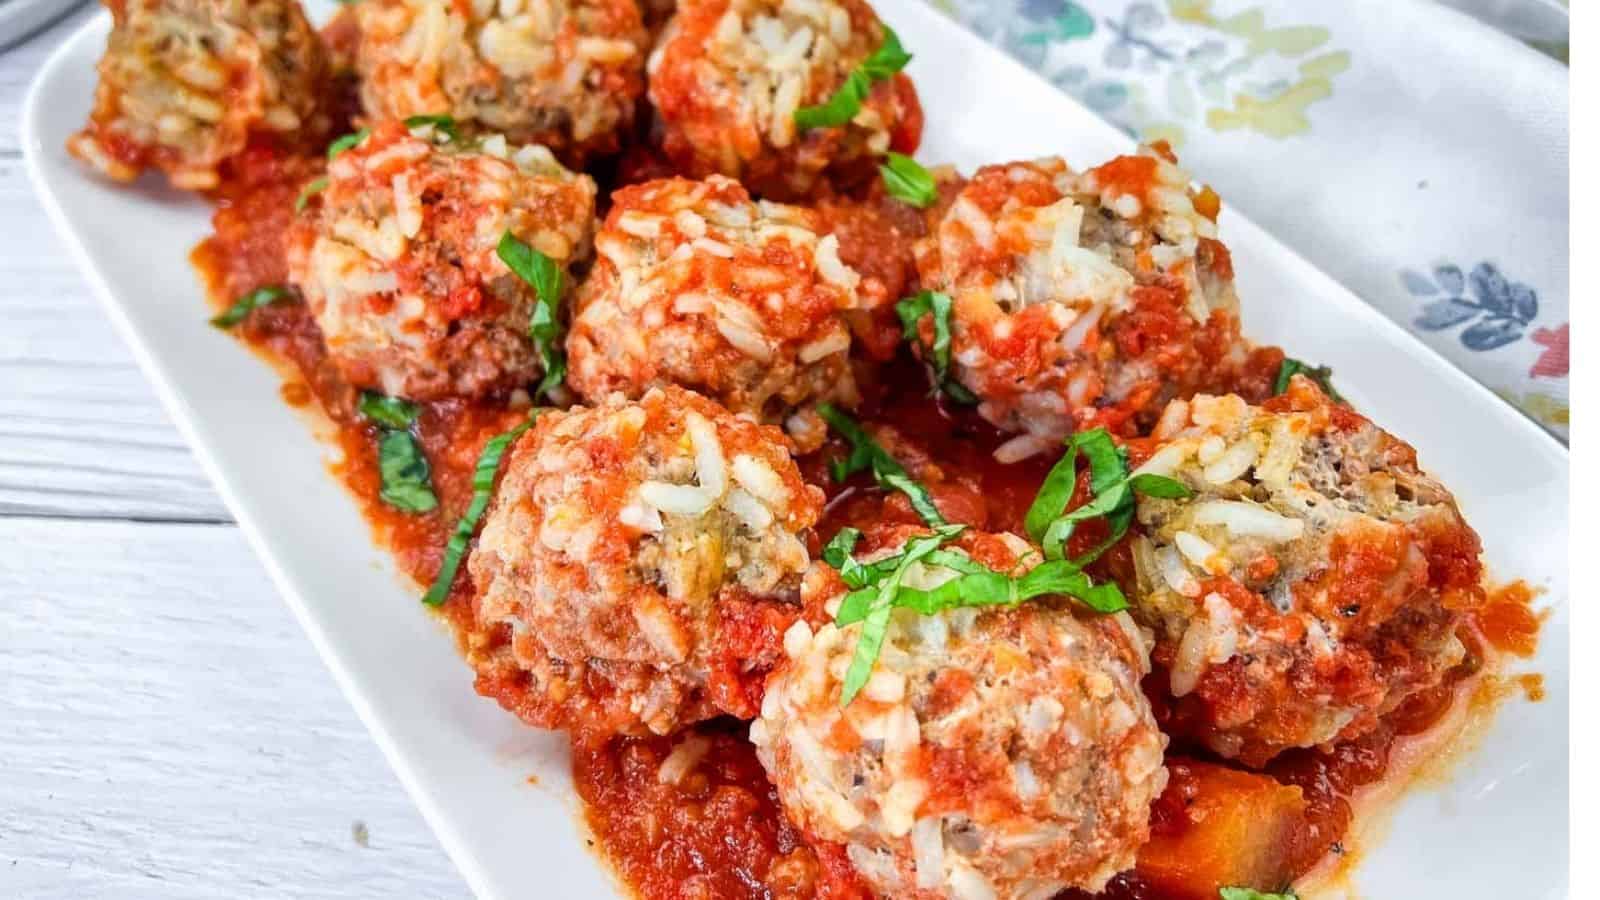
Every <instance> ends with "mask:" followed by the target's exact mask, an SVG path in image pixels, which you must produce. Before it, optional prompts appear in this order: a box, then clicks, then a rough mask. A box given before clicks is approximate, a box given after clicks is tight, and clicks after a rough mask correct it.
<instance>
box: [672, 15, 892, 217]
mask: <svg viewBox="0 0 1600 900" xmlns="http://www.w3.org/2000/svg"><path fill="white" fill-rule="evenodd" d="M883 39H884V33H883V28H882V26H881V25H880V24H879V22H878V17H877V15H876V14H874V13H873V11H872V8H871V7H870V6H868V5H867V4H866V3H865V2H863V0H684V2H681V3H679V4H678V10H677V12H676V13H675V14H674V15H673V17H672V18H671V19H670V20H668V22H667V25H666V27H665V30H664V31H663V33H662V35H661V38H660V40H659V41H658V43H657V45H656V49H655V50H654V51H653V52H652V53H651V56H650V63H649V68H650V72H649V74H650V102H651V103H652V104H654V105H655V107H656V112H657V114H658V115H659V117H660V122H659V130H660V144H661V149H662V150H663V152H665V153H666V155H667V157H668V158H669V159H671V160H672V162H673V163H674V164H675V165H676V166H677V167H678V169H679V171H682V172H684V173H686V174H691V175H695V176H702V177H703V176H705V175H710V174H713V173H717V174H722V175H727V176H729V177H731V178H738V179H739V180H740V181H742V182H744V183H745V184H747V185H749V186H750V187H751V189H752V190H754V191H755V192H756V193H758V194H761V195H763V196H772V197H776V198H778V199H793V198H795V197H800V196H805V195H807V194H810V193H811V192H812V191H813V190H814V189H815V188H816V187H817V186H818V184H819V182H820V181H821V179H822V177H823V175H824V174H826V175H827V176H828V177H829V178H830V179H832V180H833V181H835V182H836V183H849V182H853V181H861V180H865V179H867V178H870V177H872V176H873V175H875V174H876V171H877V169H876V167H877V163H878V162H879V161H880V160H881V158H882V156H883V155H884V153H886V152H887V151H889V150H896V151H899V152H902V153H908V154H909V153H911V152H913V151H915V150H916V147H917V144H918V142H919V141H920V140H921V135H922V108H921V107H920V106H919V105H918V103H917V95H916V90H915V89H914V88H913V87H912V86H911V81H910V79H909V78H907V77H906V76H905V75H904V74H903V73H896V74H895V75H893V76H891V77H889V78H887V79H884V80H881V81H879V82H877V83H875V84H873V86H872V88H871V90H870V92H869V93H868V95H867V97H866V99H865V100H864V101H863V102H862V105H861V111H860V112H858V113H857V114H856V115H855V117H854V118H853V119H851V120H850V122H849V123H847V124H845V125H844V126H841V127H837V128H812V129H809V130H807V129H801V128H800V127H799V126H797V125H796V124H795V121H794V115H795V110H797V109H799V108H800V107H802V106H816V105H821V104H824V103H826V102H827V101H828V98H830V97H832V96H833V94H834V92H835V91H836V90H838V89H839V87H840V86H841V85H842V84H844V82H845V79H846V77H847V76H848V75H849V74H850V72H851V70H853V69H855V68H856V66H858V65H860V64H861V62H862V61H864V60H865V59H866V58H867V57H868V56H870V55H871V54H872V52H873V51H874V50H876V49H878V47H879V45H880V44H882V43H883Z"/></svg>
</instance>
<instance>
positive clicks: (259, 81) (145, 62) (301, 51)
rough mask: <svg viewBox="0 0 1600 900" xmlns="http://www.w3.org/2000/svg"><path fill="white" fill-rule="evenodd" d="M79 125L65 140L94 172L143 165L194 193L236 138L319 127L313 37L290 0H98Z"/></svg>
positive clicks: (291, 134) (293, 136) (300, 133)
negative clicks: (102, 20) (95, 76)
mask: <svg viewBox="0 0 1600 900" xmlns="http://www.w3.org/2000/svg"><path fill="white" fill-rule="evenodd" d="M106 6H107V7H109V8H110V10H111V15H112V27H111V37H110V38H109V39H108V40H107V42H106V52H105V56H103V57H101V58H100V66H99V70H100V82H99V85H98V86H97V87H96V88H95V95H94V109H93V110H92V111H91V112H90V113H89V124H88V126H87V127H86V128H84V130H83V131H80V132H78V133H77V134H75V135H73V136H72V138H71V139H69V140H68V141H67V149H68V151H69V152H71V153H72V155H74V156H76V157H78V158H79V159H81V160H83V161H84V162H86V163H88V164H89V165H91V166H93V167H94V168H95V169H97V170H99V171H100V172H101V173H102V174H104V175H106V176H107V177H109V178H112V179H115V180H117V181H132V180H133V179H135V178H137V177H138V176H139V174H140V173H141V172H143V171H144V170H145V169H146V168H155V169H159V170H161V171H162V172H164V173H166V176H167V180H168V181H170V182H171V183H172V185H173V186H174V187H177V188H182V189H185V190H195V191H203V190H210V189H212V188H215V187H217V186H218V184H220V182H221V173H220V172H219V169H221V168H222V167H223V166H224V164H226V163H227V162H228V161H229V160H230V159H231V158H233V157H234V156H235V155H237V154H238V153H239V152H240V151H242V150H244V149H245V147H246V145H247V144H250V143H251V142H252V141H256V140H260V141H266V142H271V143H277V144H281V145H286V146H287V145H293V144H296V143H297V142H299V141H301V140H302V139H307V138H312V139H314V138H317V137H320V136H322V135H323V133H324V132H325V130H326V128H327V124H326V122H325V121H323V117H321V116H320V115H319V114H318V106H319V104H318V90H319V87H318V85H319V84H320V82H321V79H322V75H323V68H324V60H323V53H322V46H321V44H319V43H318V41H317V35H316V32H314V31H312V29H311V26H310V24H308V23H307V22H306V18H305V15H304V14H303V13H302V12H301V11H300V5H299V4H298V3H295V2H294V0H287V2H284V0H106Z"/></svg>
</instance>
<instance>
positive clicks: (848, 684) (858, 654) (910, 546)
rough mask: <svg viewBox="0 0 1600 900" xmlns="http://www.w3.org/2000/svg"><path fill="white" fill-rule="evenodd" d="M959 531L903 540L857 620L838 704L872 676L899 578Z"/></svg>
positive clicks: (949, 528) (944, 530) (952, 528)
mask: <svg viewBox="0 0 1600 900" xmlns="http://www.w3.org/2000/svg"><path fill="white" fill-rule="evenodd" d="M963 530H965V526H961V525H955V526H947V527H945V528H941V529H938V530H936V531H935V532H934V533H933V534H930V535H924V536H922V537H915V538H912V539H911V540H909V541H907V542H906V547H905V551H904V552H903V553H902V554H901V556H900V562H899V564H898V565H896V566H895V568H894V571H893V572H890V573H889V575H888V577H886V578H884V579H883V580H882V581H881V582H879V583H878V586H877V588H876V592H875V593H874V595H873V597H872V601H871V604H870V605H869V607H868V609H867V612H866V617H865V618H864V619H862V620H861V633H860V634H859V635H857V636H856V649H855V655H854V656H853V657H852V658H851V660H850V668H849V670H848V671H846V672H845V675H844V686H843V690H842V692H841V693H840V697H839V705H840V706H845V705H848V704H849V703H850V701H851V700H854V699H855V697H856V694H858V693H860V692H861V688H862V687H863V686H865V685H866V683H867V679H868V678H869V677H871V675H872V667H873V665H874V664H876V663H877V661H878V653H879V651H881V650H882V649H883V638H884V636H885V635H886V634H887V633H888V631H889V616H890V615H891V614H892V613H893V612H894V598H895V594H897V593H898V592H899V590H900V581H901V579H903V578H905V574H906V570H908V569H910V568H911V564H912V563H914V562H916V561H917V560H919V559H922V558H923V557H925V556H927V555H928V554H930V553H932V552H933V551H935V550H937V549H939V548H940V547H941V546H943V545H944V544H946V543H948V542H949V541H951V540H954V539H955V538H956V537H957V536H959V535H960V534H961V532H962V531H963Z"/></svg>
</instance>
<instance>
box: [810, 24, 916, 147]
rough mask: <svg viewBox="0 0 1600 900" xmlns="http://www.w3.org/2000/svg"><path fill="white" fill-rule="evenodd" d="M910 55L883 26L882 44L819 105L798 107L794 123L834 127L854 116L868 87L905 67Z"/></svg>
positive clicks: (869, 88)
mask: <svg viewBox="0 0 1600 900" xmlns="http://www.w3.org/2000/svg"><path fill="white" fill-rule="evenodd" d="M910 61H911V54H909V53H907V52H906V51H905V48H904V47H901V46H900V37H899V35H897V34H895V33H894V29H893V28H890V27H889V26H888V25H884V26H883V43H881V44H879V45H878V49H876V50H874V51H872V55H871V56H868V57H867V58H866V59H865V60H863V61H862V62H861V65H859V66H856V67H855V68H854V69H852V70H851V71H850V74H849V75H847V76H845V79H844V84H841V85H839V89H838V90H836V91H834V92H833V96H832V97H829V98H828V101H827V102H826V103H823V104H822V105H820V106H802V107H800V108H799V109H797V110H795V111H794V124H795V125H797V126H799V127H800V128H837V127H839V126H840V125H843V124H845V123H846V122H849V121H850V120H851V119H853V118H855V117H856V113H858V112H860V111H861V103H862V101H864V100H866V99H867V94H868V93H869V92H870V91H871V90H872V85H873V84H875V83H877V82H879V81H882V80H884V79H885V78H888V77H889V76H891V75H893V74H894V73H896V72H898V71H900V70H901V69H903V68H905V66H906V63H908V62H910Z"/></svg>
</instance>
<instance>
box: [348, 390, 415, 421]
mask: <svg viewBox="0 0 1600 900" xmlns="http://www.w3.org/2000/svg"><path fill="white" fill-rule="evenodd" d="M356 409H357V410H359V411H360V413H361V414H362V415H363V416H365V417H367V418H368V419H370V420H372V421H373V422H376V423H377V424H379V425H382V426H384V427H385V428H410V427H411V423H412V422H415V421H416V420H417V412H418V409H417V405H416V404H415V403H412V402H410V401H409V400H402V399H400V398H399V397H385V396H384V395H382V394H380V393H378V392H377V391H362V392H361V399H360V400H359V401H358V402H357V403H356Z"/></svg>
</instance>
